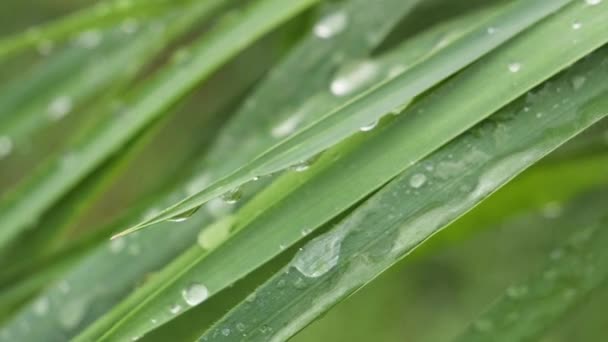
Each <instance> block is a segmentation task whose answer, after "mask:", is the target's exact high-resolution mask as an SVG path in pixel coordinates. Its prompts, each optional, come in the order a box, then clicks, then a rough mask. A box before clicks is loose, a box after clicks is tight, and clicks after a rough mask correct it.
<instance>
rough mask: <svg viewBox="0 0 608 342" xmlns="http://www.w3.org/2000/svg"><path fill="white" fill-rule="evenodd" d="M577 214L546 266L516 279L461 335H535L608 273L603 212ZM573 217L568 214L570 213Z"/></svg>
mask: <svg viewBox="0 0 608 342" xmlns="http://www.w3.org/2000/svg"><path fill="white" fill-rule="evenodd" d="M586 214H587V215H586V216H584V217H581V215H580V214H579V215H576V217H575V219H570V220H569V221H570V222H569V224H571V225H574V226H576V227H577V230H579V231H577V232H576V233H575V234H574V235H573V236H572V237H570V239H568V241H567V242H566V243H565V244H563V246H561V247H559V248H557V249H555V250H554V251H553V252H551V255H550V261H549V262H548V264H547V265H546V266H545V268H544V269H543V270H541V272H539V273H537V274H534V275H533V276H532V277H530V278H529V279H528V280H527V281H524V282H522V283H519V284H516V285H513V286H511V287H509V288H508V289H507V290H506V293H505V294H504V295H503V296H502V297H501V298H500V299H498V300H497V301H496V303H494V304H493V305H492V306H491V307H490V308H489V309H488V311H487V312H485V313H484V314H483V315H481V317H479V318H478V319H477V320H476V321H475V322H473V323H472V324H471V326H470V327H469V328H468V329H467V330H466V331H465V332H464V333H463V334H462V335H460V336H459V337H458V338H456V339H455V340H456V341H467V342H469V341H471V342H475V341H509V342H516V341H533V340H539V339H540V338H541V337H542V336H543V333H544V332H545V331H546V330H547V329H548V328H550V327H551V326H552V325H554V324H555V323H556V322H557V320H558V319H559V318H561V317H562V316H563V315H564V314H565V313H566V312H567V310H569V309H571V308H572V307H574V306H575V305H577V304H580V303H581V302H583V301H584V300H585V299H587V298H588V296H589V294H590V293H591V292H592V291H593V290H595V289H597V288H598V287H599V286H601V285H602V284H604V283H605V281H606V280H607V279H608V250H607V249H606V244H607V243H608V230H607V229H606V228H607V225H608V223H607V221H606V217H605V216H604V217H602V219H598V218H597V216H598V214H599V213H598V212H597V211H596V212H591V213H586ZM566 219H568V218H566Z"/></svg>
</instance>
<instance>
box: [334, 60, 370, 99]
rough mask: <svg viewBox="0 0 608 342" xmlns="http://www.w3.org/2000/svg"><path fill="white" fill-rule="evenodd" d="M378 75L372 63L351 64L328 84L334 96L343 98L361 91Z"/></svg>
mask: <svg viewBox="0 0 608 342" xmlns="http://www.w3.org/2000/svg"><path fill="white" fill-rule="evenodd" d="M377 74H378V65H377V64H376V63H374V62H372V61H362V62H356V63H351V64H349V65H347V66H346V67H345V68H343V69H341V70H340V71H338V73H337V74H336V76H335V78H334V80H333V81H332V82H331V84H330V87H329V88H330V91H331V93H332V94H333V95H335V96H345V95H349V94H352V93H353V92H355V91H357V90H360V89H362V88H363V87H365V86H366V85H368V83H370V81H372V80H373V79H374V78H375V76H376V75H377Z"/></svg>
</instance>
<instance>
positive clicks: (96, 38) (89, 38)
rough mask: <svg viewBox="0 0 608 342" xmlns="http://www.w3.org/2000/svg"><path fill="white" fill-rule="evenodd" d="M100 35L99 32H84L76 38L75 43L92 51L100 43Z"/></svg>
mask: <svg viewBox="0 0 608 342" xmlns="http://www.w3.org/2000/svg"><path fill="white" fill-rule="evenodd" d="M101 39H102V35H101V32H100V31H97V30H89V31H84V32H82V33H81V34H79V35H78V37H76V43H77V44H78V45H80V46H82V47H84V48H87V49H92V48H94V47H96V46H97V45H99V43H101Z"/></svg>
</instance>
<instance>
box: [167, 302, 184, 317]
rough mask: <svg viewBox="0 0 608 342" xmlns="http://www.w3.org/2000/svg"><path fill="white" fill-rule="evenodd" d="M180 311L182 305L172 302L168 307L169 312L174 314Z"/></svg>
mask: <svg viewBox="0 0 608 342" xmlns="http://www.w3.org/2000/svg"><path fill="white" fill-rule="evenodd" d="M180 311H182V306H181V305H179V304H173V305H171V306H170V307H169V312H170V313H172V314H174V315H176V314H178V313H179V312H180Z"/></svg>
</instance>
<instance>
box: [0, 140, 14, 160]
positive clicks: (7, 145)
mask: <svg viewBox="0 0 608 342" xmlns="http://www.w3.org/2000/svg"><path fill="white" fill-rule="evenodd" d="M12 151H13V141H12V140H11V138H9V137H7V136H1V137H0V159H3V158H5V157H7V156H8V155H9V154H11V152H12Z"/></svg>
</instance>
